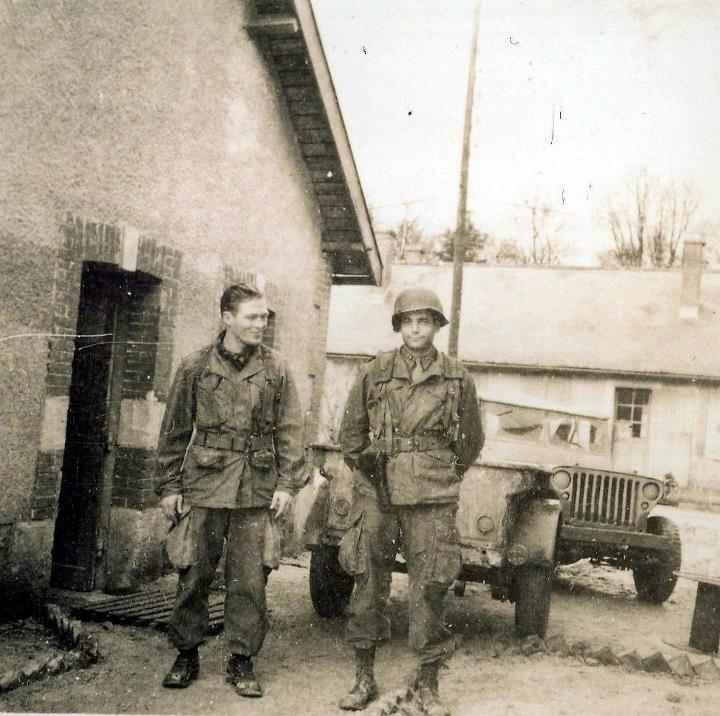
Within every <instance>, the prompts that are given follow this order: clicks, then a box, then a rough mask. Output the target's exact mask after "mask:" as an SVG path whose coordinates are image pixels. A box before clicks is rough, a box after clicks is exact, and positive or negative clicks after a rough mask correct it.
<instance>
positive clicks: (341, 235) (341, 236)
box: [322, 230, 361, 244]
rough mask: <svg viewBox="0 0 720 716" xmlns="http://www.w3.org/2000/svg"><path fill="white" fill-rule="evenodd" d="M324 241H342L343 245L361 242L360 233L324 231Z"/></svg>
mask: <svg viewBox="0 0 720 716" xmlns="http://www.w3.org/2000/svg"><path fill="white" fill-rule="evenodd" d="M322 238H323V241H341V242H343V243H347V244H352V243H355V242H356V241H360V240H361V237H360V232H359V231H327V230H326V231H323V235H322Z"/></svg>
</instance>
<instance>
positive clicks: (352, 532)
mask: <svg viewBox="0 0 720 716" xmlns="http://www.w3.org/2000/svg"><path fill="white" fill-rule="evenodd" d="M369 558H370V557H369V551H368V541H367V534H366V530H365V513H364V512H363V513H362V514H361V515H360V516H359V517H358V518H357V519H356V520H355V522H353V524H352V525H351V527H350V529H349V530H348V531H347V532H346V533H345V534H344V535H343V538H342V540H340V550H339V553H338V561H339V562H340V566H341V567H342V568H343V570H344V571H345V572H346V573H347V574H349V575H350V576H352V577H358V576H360V575H362V574H366V573H367V572H368V560H369Z"/></svg>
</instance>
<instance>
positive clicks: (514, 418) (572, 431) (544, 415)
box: [482, 401, 611, 464]
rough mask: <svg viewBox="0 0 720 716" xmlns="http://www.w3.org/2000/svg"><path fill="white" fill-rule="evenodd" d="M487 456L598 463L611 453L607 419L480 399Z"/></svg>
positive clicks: (558, 462)
mask: <svg viewBox="0 0 720 716" xmlns="http://www.w3.org/2000/svg"><path fill="white" fill-rule="evenodd" d="M482 414H483V427H484V429H485V449H484V450H483V456H482V459H483V462H485V461H486V460H513V461H517V460H524V461H528V462H534V463H544V464H563V463H566V462H567V463H578V462H583V463H588V464H591V463H597V462H598V459H599V458H603V457H604V458H605V459H607V458H608V457H609V455H610V447H611V445H610V420H609V419H608V418H601V417H596V416H589V415H580V414H577V413H568V412H564V411H560V410H548V409H545V408H538V407H531V406H527V405H517V404H513V403H499V402H492V401H483V402H482Z"/></svg>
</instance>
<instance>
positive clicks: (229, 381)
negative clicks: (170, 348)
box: [155, 345, 304, 508]
mask: <svg viewBox="0 0 720 716" xmlns="http://www.w3.org/2000/svg"><path fill="white" fill-rule="evenodd" d="M303 456H304V452H303V445H302V412H301V409H300V404H299V401H298V396H297V390H296V388H295V384H294V382H293V379H292V376H291V374H290V372H289V370H288V368H287V366H286V365H285V362H284V361H283V360H282V359H281V358H280V356H279V355H278V353H276V352H275V351H273V350H271V349H270V348H267V347H266V346H258V348H257V350H256V351H255V352H254V353H253V355H252V356H251V357H250V358H249V360H248V362H247V363H246V364H245V366H244V367H243V368H242V369H241V370H238V369H237V368H236V367H235V366H233V365H232V364H231V363H230V362H229V361H227V360H226V359H224V358H223V357H222V356H221V355H220V353H219V352H218V349H217V347H216V346H215V345H213V346H209V347H207V348H204V349H202V350H200V351H197V352H195V353H193V354H191V355H190V356H188V357H187V358H185V359H184V360H183V361H182V363H181V364H180V366H179V368H178V370H177V373H176V374H175V379H174V381H173V384H172V387H171V389H170V395H169V397H168V401H167V406H166V409H165V415H164V417H163V421H162V427H161V430H160V439H159V442H158V460H157V472H156V479H155V491H156V492H157V493H158V494H159V495H160V496H165V495H172V494H183V495H185V496H187V497H188V498H189V501H190V504H192V505H195V506H197V507H214V508H245V507H265V506H268V505H269V504H270V502H271V500H272V496H273V493H274V491H275V489H281V490H285V491H287V492H289V493H290V494H295V493H296V492H297V490H298V489H299V487H300V486H301V482H302V476H303Z"/></svg>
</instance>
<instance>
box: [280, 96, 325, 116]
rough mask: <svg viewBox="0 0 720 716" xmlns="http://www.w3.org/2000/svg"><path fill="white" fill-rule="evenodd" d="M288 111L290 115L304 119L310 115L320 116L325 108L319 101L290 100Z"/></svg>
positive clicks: (308, 99)
mask: <svg viewBox="0 0 720 716" xmlns="http://www.w3.org/2000/svg"><path fill="white" fill-rule="evenodd" d="M288 109H289V110H290V114H292V115H298V116H300V117H303V116H305V115H308V114H320V113H321V112H322V110H323V106H322V102H320V100H319V99H317V98H308V97H306V98H304V99H300V100H289V101H288Z"/></svg>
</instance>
